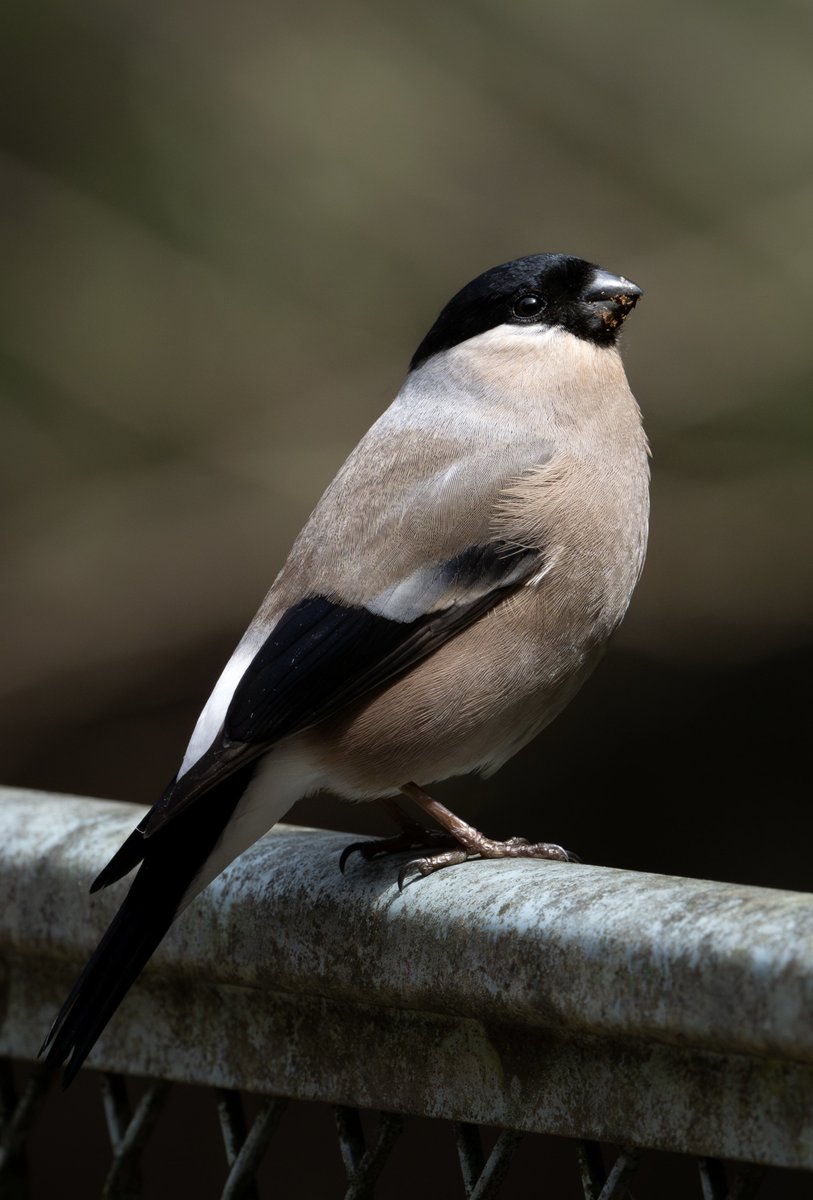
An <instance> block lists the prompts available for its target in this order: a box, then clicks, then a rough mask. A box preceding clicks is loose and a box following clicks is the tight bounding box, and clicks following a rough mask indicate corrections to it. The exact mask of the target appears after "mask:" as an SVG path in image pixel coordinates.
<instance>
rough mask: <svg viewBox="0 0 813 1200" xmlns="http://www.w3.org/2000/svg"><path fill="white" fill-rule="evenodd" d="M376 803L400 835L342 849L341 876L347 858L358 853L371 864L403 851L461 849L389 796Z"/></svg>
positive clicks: (452, 838) (455, 841) (355, 843)
mask: <svg viewBox="0 0 813 1200" xmlns="http://www.w3.org/2000/svg"><path fill="white" fill-rule="evenodd" d="M378 804H380V805H381V806H382V807H383V808H385V809H386V810H387V812H388V813H389V814H390V816H391V817H392V819H393V820H394V821H395V823H396V825H399V826H400V827H401V832H400V833H397V834H395V835H394V837H388V838H372V839H367V840H365V841H363V842H352V843H351V844H350V845H349V846H345V848H344V850H342V854H341V858H340V859H339V870H340V871H341V872H342V874H344V868H345V866H346V865H347V860H348V858H349V857H350V855H351V854H355V853H358V854H360V855H361V857H362V858H363V859H364V861H365V862H370V861H371V860H372V859H374V858H378V857H379V856H380V855H382V854H397V853H398V852H399V851H402V850H444V849H449V848H451V847H457V849H458V850H459V849H460V843H459V842H458V841H457V839H456V838H455V837H454V835H453V834H449V833H443V832H441V830H440V829H425V828H424V826H423V825H420V824H419V823H418V822H417V821H415V820H414V819H413V818H412V817H410V816H409V815H408V814H407V813H405V812H404V810H403V809H402V808H401V807H400V805H398V804H396V802H395V801H394V800H392V799H390V798H389V797H386V798H383V799H381V800H379V801H378ZM462 861H463V860H462V859H461V862H462Z"/></svg>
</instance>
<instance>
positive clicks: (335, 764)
mask: <svg viewBox="0 0 813 1200" xmlns="http://www.w3.org/2000/svg"><path fill="white" fill-rule="evenodd" d="M548 611H549V603H548V600H547V598H546V597H545V596H544V595H543V590H542V589H536V588H534V589H530V588H529V589H526V590H524V591H523V592H522V593H520V594H519V595H518V596H516V597H513V598H511V599H509V600H507V601H505V602H504V603H503V604H501V605H499V606H498V607H497V608H496V609H494V610H493V611H492V612H490V613H489V614H488V615H487V616H485V617H484V618H482V619H481V620H480V621H478V622H476V624H475V625H473V626H471V627H470V628H469V629H467V630H465V631H464V632H463V633H461V634H459V635H458V636H457V637H456V638H454V639H453V640H452V641H451V642H448V643H447V644H446V645H445V646H443V647H442V648H441V649H440V650H439V651H437V652H436V653H435V654H433V655H432V656H431V658H428V659H427V660H425V661H424V662H423V663H420V664H419V665H418V666H417V667H415V668H414V669H413V670H412V671H410V672H409V673H408V674H407V675H405V676H403V677H402V678H401V679H398V680H396V681H395V682H394V683H393V684H391V685H390V686H389V687H387V688H385V689H384V690H383V691H381V692H379V693H377V694H376V695H375V696H373V697H372V698H368V699H365V701H364V702H363V703H361V704H357V705H354V706H352V707H351V708H349V709H347V710H346V711H344V712H343V713H340V714H338V715H337V716H336V717H333V718H331V719H330V720H329V721H327V722H323V723H322V724H320V725H319V726H317V727H315V728H314V729H313V730H311V731H309V733H308V734H305V735H304V738H305V739H306V740H307V741H308V742H309V743H310V744H309V753H311V754H312V755H313V757H314V759H315V760H316V761H317V762H318V763H319V766H320V769H321V771H322V772H323V776H324V777H325V778H326V780H327V781H328V786H330V788H331V790H333V791H335V792H336V793H337V794H339V795H341V796H345V797H347V798H349V799H366V798H371V797H375V796H381V795H385V794H387V793H390V794H391V793H393V792H395V791H397V789H398V788H399V786H400V785H401V784H403V783H406V782H409V781H415V782H417V783H420V784H428V783H431V782H432V781H435V780H439V779H446V778H448V777H450V776H452V775H462V774H465V773H467V772H469V771H474V770H489V769H496V768H497V767H498V766H500V765H501V764H502V763H503V762H505V761H506V760H507V759H508V758H510V757H511V755H512V754H515V753H516V751H517V750H519V749H520V748H521V747H522V746H524V745H525V744H526V743H527V742H528V741H530V740H531V738H532V737H534V736H535V734H537V733H538V732H539V731H540V730H541V729H542V728H544V726H545V725H547V724H548V723H549V722H550V721H551V720H553V718H554V717H555V716H556V715H557V714H558V713H559V712H560V711H561V710H562V709H563V708H564V707H565V705H566V704H567V703H568V701H569V700H570V699H571V697H572V696H573V695H574V693H575V692H576V691H577V690H578V689H579V687H580V686H581V684H582V683H583V682H584V680H585V679H586V678H587V676H588V675H589V674H590V672H591V671H592V669H593V667H594V666H595V665H596V663H597V662H598V660H599V658H600V657H601V653H602V650H603V642H597V641H596V639H595V636H594V626H592V625H590V624H589V623H588V622H583V623H582V622H581V621H580V620H579V619H578V618H577V617H574V619H572V620H567V621H564V622H563V621H562V619H561V618H562V613H561V611H559V612H558V614H557V621H556V627H557V631H558V633H559V636H558V637H557V638H556V639H553V638H552V637H551V634H550V629H549V627H548V626H549V622H548V620H547V616H546V614H547V612H548ZM562 634H564V636H562Z"/></svg>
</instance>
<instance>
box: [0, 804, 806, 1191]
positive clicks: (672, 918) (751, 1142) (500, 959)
mask: <svg viewBox="0 0 813 1200" xmlns="http://www.w3.org/2000/svg"><path fill="white" fill-rule="evenodd" d="M141 812H142V810H141V809H139V808H136V807H134V806H131V805H120V804H110V803H103V802H99V801H90V800H84V799H75V798H66V797H62V798H57V797H48V796H42V795H37V794H34V793H23V792H12V791H7V792H5V793H4V794H3V797H2V805H0V901H1V902H2V908H1V909H0V957H1V958H2V969H3V975H2V987H3V1008H2V1024H1V1025H0V1054H2V1055H4V1056H6V1061H5V1062H4V1064H3V1069H2V1071H0V1110H1V1111H2V1128H3V1133H2V1143H1V1144H0V1183H1V1184H2V1188H0V1195H2V1196H4V1197H5V1196H9V1197H13V1198H14V1200H17V1198H18V1197H23V1196H25V1195H26V1190H25V1189H26V1178H27V1172H26V1165H25V1164H26V1141H27V1136H28V1134H29V1133H30V1130H31V1129H32V1128H33V1127H34V1126H35V1124H36V1121H37V1119H38V1113H39V1111H40V1107H39V1106H40V1104H41V1102H42V1099H43V1096H44V1094H45V1092H46V1090H47V1088H48V1086H49V1084H50V1083H51V1081H50V1080H49V1079H48V1078H47V1076H46V1075H45V1074H44V1073H43V1071H42V1069H41V1068H40V1067H38V1066H35V1065H33V1064H34V1063H35V1061H36V1053H37V1050H38V1047H39V1045H40V1043H41V1040H42V1036H43V1032H44V1030H45V1029H46V1028H47V1026H48V1023H49V1020H50V1018H51V1017H52V1015H53V1013H54V1012H55V1011H56V1008H57V1007H58V1005H59V1002H60V1000H61V999H62V996H63V994H64V992H65V990H66V988H67V986H69V984H70V982H71V980H72V977H73V975H74V974H75V971H76V969H77V967H78V966H79V965H80V964H81V961H82V960H83V958H84V957H85V956H86V955H87V954H88V953H89V952H90V950H91V949H92V948H93V945H94V944H95V941H96V939H97V937H98V935H99V933H100V931H101V930H102V928H103V926H104V925H105V923H106V921H107V920H108V919H109V917H110V916H111V915H112V912H113V910H114V908H115V906H116V904H117V903H118V900H119V898H120V891H118V892H112V894H109V895H108V894H104V895H103V896H101V897H94V898H93V899H92V900H91V899H90V898H89V897H88V896H87V892H86V884H87V882H88V880H89V879H90V878H92V877H93V874H94V870H95V869H96V868H97V866H98V863H99V862H101V861H104V860H105V857H106V856H107V855H109V854H110V853H111V852H112V850H113V849H114V848H115V846H116V845H117V844H118V843H119V841H120V840H121V839H122V837H123V835H124V834H125V833H126V832H127V831H128V829H129V828H130V827H131V826H132V824H133V823H134V821H135V820H137V819H138V817H139V816H140V815H141ZM346 840H347V839H346V837H345V836H344V835H340V834H331V833H324V832H317V831H313V830H304V829H296V828H293V827H287V828H286V827H282V828H280V829H278V830H277V831H275V832H274V833H273V834H272V835H270V836H269V837H268V838H266V839H264V840H263V841H262V842H261V843H260V844H258V845H257V846H256V847H254V848H253V849H252V850H251V851H250V852H248V853H247V854H246V855H245V856H243V858H242V859H241V860H239V862H238V863H236V864H234V866H233V867H232V868H230V870H229V871H228V872H226V873H225V874H224V875H223V876H222V877H221V878H220V879H219V880H218V881H217V882H216V884H215V885H214V886H213V887H212V888H211V889H209V891H208V892H207V893H206V894H204V896H203V897H201V898H200V899H199V900H198V901H197V902H196V903H195V904H194V905H193V906H192V907H191V908H190V909H189V911H188V912H187V913H186V914H185V915H184V916H183V918H182V919H181V920H180V921H179V922H178V925H177V927H176V928H175V929H174V930H173V932H172V933H171V934H170V936H169V937H168V938H167V940H166V942H165V943H164V945H163V946H162V947H161V949H160V951H159V952H158V954H157V955H156V958H155V961H154V963H153V964H152V965H151V966H150V968H148V970H147V971H146V972H145V974H144V976H143V978H142V980H141V981H140V982H139V984H138V985H137V986H136V988H134V989H133V992H132V993H131V995H130V996H129V997H128V999H127V1000H126V1001H125V1004H124V1005H123V1007H122V1009H121V1010H120V1012H119V1013H118V1015H117V1016H116V1017H115V1018H114V1020H113V1022H112V1023H111V1025H110V1027H109V1029H108V1030H107V1032H106V1033H105V1035H104V1036H103V1038H102V1039H101V1040H100V1042H99V1044H98V1046H97V1048H96V1049H95V1051H94V1053H93V1055H92V1056H91V1059H90V1062H89V1067H90V1068H94V1069H95V1071H98V1072H101V1074H100V1075H99V1079H100V1081H101V1098H102V1100H101V1102H102V1103H103V1107H104V1112H105V1118H106V1125H107V1130H108V1135H109V1140H110V1169H109V1173H108V1177H107V1182H106V1184H105V1189H104V1192H103V1195H104V1196H106V1197H127V1198H128V1200H129V1198H130V1197H136V1196H139V1195H141V1194H142V1179H141V1160H142V1155H143V1151H144V1147H145V1146H146V1145H148V1142H149V1138H150V1135H151V1133H152V1132H153V1131H154V1129H155V1127H156V1123H157V1122H160V1121H161V1120H162V1117H163V1113H164V1109H165V1104H166V1100H167V1097H168V1096H169V1095H170V1094H171V1086H172V1083H173V1082H177V1083H193V1084H197V1085H202V1086H205V1087H206V1088H208V1089H209V1090H210V1091H211V1092H212V1095H213V1099H212V1103H213V1104H216V1107H217V1112H218V1116H219V1121H220V1128H221V1131H222V1135H223V1151H224V1156H225V1167H224V1169H225V1171H226V1172H227V1175H228V1179H227V1182H226V1183H225V1186H224V1188H223V1190H222V1196H223V1197H229V1198H232V1197H238V1196H241V1197H252V1196H259V1194H260V1193H259V1191H258V1187H257V1183H256V1177H257V1171H258V1169H259V1167H260V1164H261V1163H262V1162H263V1161H264V1160H265V1159H266V1157H267V1156H272V1157H273V1155H274V1153H275V1150H274V1147H275V1143H277V1144H278V1142H279V1139H280V1138H282V1137H284V1132H283V1131H284V1129H285V1121H284V1119H283V1117H284V1112H285V1108H286V1103H287V1102H288V1101H289V1100H293V1101H298V1100H304V1101H322V1102H326V1103H329V1104H330V1105H332V1106H333V1110H334V1114H335V1129H336V1139H335V1140H334V1144H333V1151H334V1152H336V1153H337V1154H339V1155H340V1158H341V1162H342V1164H343V1168H344V1174H345V1176H346V1187H345V1195H346V1196H347V1197H355V1198H361V1197H372V1196H373V1195H374V1189H375V1187H376V1183H377V1181H378V1182H379V1183H380V1180H381V1179H382V1172H386V1169H387V1164H388V1162H389V1161H390V1158H391V1155H392V1154H393V1151H394V1150H397V1147H398V1144H399V1138H400V1137H401V1129H402V1126H403V1122H404V1119H405V1118H406V1119H408V1118H409V1117H410V1116H414V1115H420V1116H423V1117H429V1118H433V1119H434V1120H435V1121H436V1122H439V1123H444V1125H445V1126H446V1127H448V1132H449V1138H450V1139H453V1141H454V1144H455V1146H456V1149H457V1158H458V1162H459V1171H460V1188H461V1191H460V1194H461V1195H465V1196H467V1197H476V1198H477V1200H483V1198H484V1197H492V1196H496V1195H497V1194H498V1191H499V1192H500V1194H501V1195H505V1197H506V1198H507V1197H508V1196H509V1195H510V1194H517V1193H511V1192H510V1191H509V1190H507V1188H508V1187H509V1186H510V1180H509V1184H508V1185H506V1187H503V1184H504V1181H505V1176H506V1172H507V1171H508V1170H509V1168H510V1167H511V1163H512V1159H513V1156H514V1153H515V1151H516V1149H517V1147H518V1146H519V1145H520V1144H521V1142H522V1140H523V1138H524V1137H525V1136H526V1135H527V1134H533V1133H544V1134H552V1135H557V1136H558V1137H561V1138H566V1139H570V1142H569V1144H570V1145H571V1147H572V1177H573V1181H574V1186H576V1184H575V1181H576V1180H579V1181H580V1187H581V1191H582V1193H583V1195H584V1196H585V1197H586V1198H587V1200H599V1198H600V1200H620V1198H621V1197H624V1196H630V1195H633V1194H634V1195H635V1197H636V1198H637V1200H645V1197H647V1196H648V1195H650V1194H653V1195H654V1194H658V1193H656V1192H649V1191H648V1190H643V1191H639V1186H640V1187H646V1186H647V1185H646V1178H647V1173H646V1165H647V1163H649V1162H650V1161H651V1160H652V1158H653V1156H655V1157H657V1155H658V1154H659V1153H663V1152H672V1153H678V1154H681V1155H684V1156H687V1158H691V1159H692V1160H693V1161H694V1163H695V1167H694V1168H693V1169H694V1171H695V1186H694V1195H696V1196H697V1197H698V1200H700V1198H702V1200H735V1198H738V1200H746V1198H747V1197H753V1196H757V1195H762V1194H763V1192H762V1191H761V1190H760V1189H761V1188H763V1187H766V1188H769V1187H770V1184H769V1181H770V1180H772V1179H774V1178H776V1177H777V1172H776V1169H777V1168H795V1169H797V1170H799V1169H802V1170H811V1169H813V1021H811V1012H812V1011H813V1005H812V1004H811V1001H813V897H811V896H807V895H802V894H797V893H788V892H778V891H769V890H766V889H759V888H746V887H736V886H731V885H723V884H717V883H708V882H704V881H697V880H688V879H674V878H667V877H662V876H651V875H649V876H648V875H643V874H638V873H631V872H622V871H614V870H608V869H603V868H596V867H586V866H574V865H565V864H556V863H535V862H529V861H525V862H522V861H517V862H498V863H481V864H469V865H467V866H466V867H464V868H462V869H460V870H455V871H451V870H450V871H448V872H446V873H443V874H441V875H438V876H436V877H434V878H432V879H429V880H426V881H423V882H422V883H421V884H420V885H419V886H416V887H412V888H408V889H406V891H405V892H404V894H403V895H401V894H399V892H398V889H397V887H396V886H395V882H394V874H395V873H394V872H393V868H392V864H391V863H389V864H387V863H383V864H362V863H358V865H356V866H354V867H353V868H351V869H350V870H349V871H348V874H347V876H346V877H345V878H342V876H341V875H340V874H339V872H338V869H337V861H338V857H339V855H340V852H341V849H342V848H343V846H344V845H345V843H346ZM12 1059H13V1060H16V1062H17V1064H18V1066H17V1070H16V1079H15V1074H14V1072H12V1070H11V1066H10V1061H11V1060H12ZM25 1063H29V1064H32V1065H30V1066H27V1067H26V1066H23V1067H20V1066H19V1064H25ZM93 1073H94V1072H93V1071H90V1072H89V1074H91V1075H92V1074H93ZM132 1077H140V1078H142V1079H146V1080H147V1081H148V1082H147V1085H146V1088H145V1090H143V1092H142V1093H141V1095H140V1097H138V1098H137V1099H136V1100H134V1101H133V1100H131V1096H130V1091H129V1090H128V1085H127V1080H128V1079H130V1078H132ZM241 1093H242V1094H246V1093H251V1094H253V1095H254V1096H255V1097H256V1098H257V1100H256V1101H255V1104H254V1107H255V1108H256V1114H255V1115H254V1117H253V1119H252V1120H251V1121H249V1120H247V1118H246V1116H245V1109H244V1105H243V1100H242V1098H241ZM67 1097H68V1098H69V1097H70V1093H68V1094H67ZM68 1098H66V1099H65V1102H66V1103H67V1102H69V1099H68ZM364 1112H368V1113H369V1112H374V1113H377V1114H379V1115H378V1119H377V1122H376V1123H375V1124H374V1125H372V1126H371V1124H370V1120H369V1118H365V1120H364V1121H363V1120H362V1114H363V1113H364ZM481 1127H489V1128H490V1129H492V1130H494V1129H496V1130H497V1133H496V1135H493V1137H492V1142H493V1144H485V1143H484V1142H483V1139H482V1137H481V1132H480V1130H481ZM494 1139H495V1140H494ZM618 1147H622V1149H621V1150H618V1149H617V1148H618ZM414 1166H415V1171H416V1183H417V1182H420V1178H421V1171H422V1168H421V1166H420V1164H417V1163H416V1164H414ZM766 1169H767V1174H766ZM642 1181H643V1182H642ZM811 1183H813V1179H812V1180H811ZM383 1186H384V1187H385V1186H386V1184H384V1185H383ZM66 1188H68V1190H69V1180H66ZM501 1189H502V1190H501ZM378 1194H379V1196H386V1194H387V1193H386V1190H384V1191H382V1190H381V1189H380V1188H379V1193H378ZM540 1194H541V1193H540ZM779 1194H780V1193H779V1192H777V1191H776V1190H774V1191H773V1192H771V1195H779Z"/></svg>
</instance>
